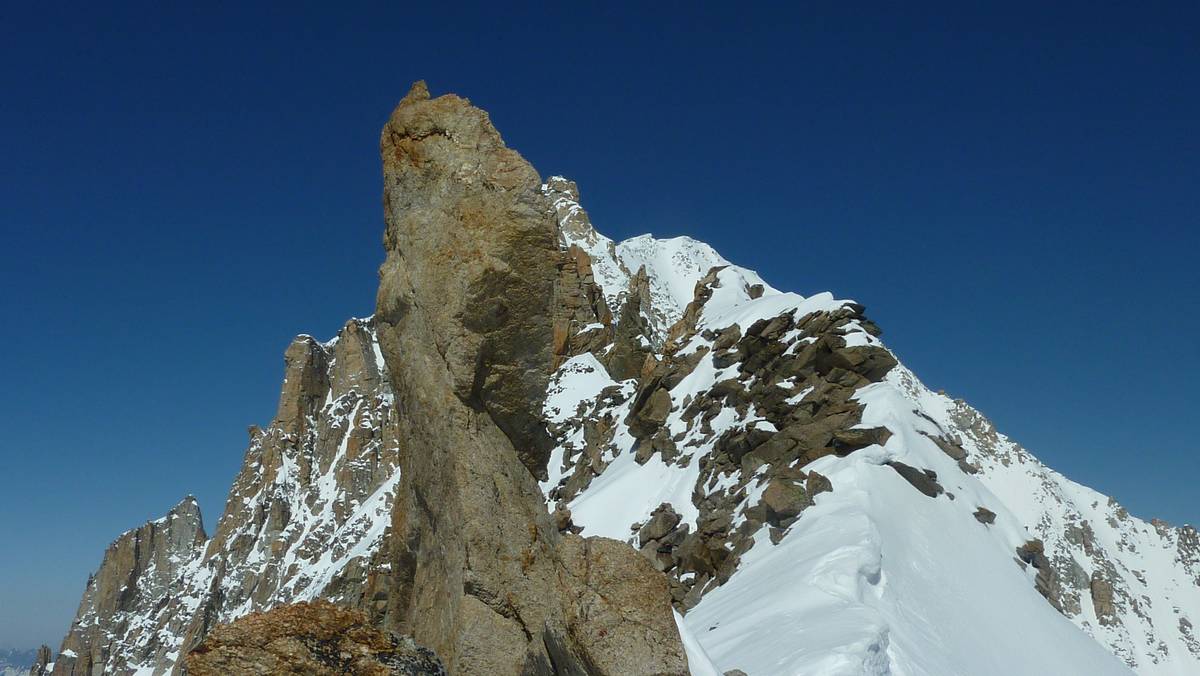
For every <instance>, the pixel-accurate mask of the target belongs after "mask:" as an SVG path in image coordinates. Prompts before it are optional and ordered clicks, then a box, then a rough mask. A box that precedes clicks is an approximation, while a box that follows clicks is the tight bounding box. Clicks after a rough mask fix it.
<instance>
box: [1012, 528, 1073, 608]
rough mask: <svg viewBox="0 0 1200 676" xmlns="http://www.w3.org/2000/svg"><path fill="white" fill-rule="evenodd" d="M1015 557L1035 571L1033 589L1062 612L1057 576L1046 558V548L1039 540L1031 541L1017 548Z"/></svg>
mask: <svg viewBox="0 0 1200 676" xmlns="http://www.w3.org/2000/svg"><path fill="white" fill-rule="evenodd" d="M1017 557H1018V559H1019V560H1020V561H1022V562H1024V563H1027V564H1029V565H1031V566H1033V567H1034V569H1035V570H1037V575H1036V576H1035V578H1034V588H1035V589H1037V590H1038V593H1039V594H1041V595H1042V596H1044V597H1045V598H1046V600H1047V601H1049V602H1050V605H1052V606H1054V608H1055V609H1056V610H1058V611H1059V612H1062V610H1063V608H1062V602H1061V601H1060V600H1059V585H1058V574H1057V573H1056V572H1055V570H1054V567H1053V566H1051V565H1050V560H1049V559H1048V558H1046V546H1045V544H1043V543H1042V541H1041V540H1038V539H1033V540H1029V541H1027V542H1026V543H1025V544H1023V545H1021V546H1020V547H1018V548H1017Z"/></svg>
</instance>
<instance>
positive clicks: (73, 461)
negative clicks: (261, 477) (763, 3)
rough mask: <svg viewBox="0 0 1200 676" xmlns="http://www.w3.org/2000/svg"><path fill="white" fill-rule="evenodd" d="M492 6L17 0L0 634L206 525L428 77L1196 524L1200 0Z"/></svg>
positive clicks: (1, 63) (3, 40)
mask: <svg viewBox="0 0 1200 676" xmlns="http://www.w3.org/2000/svg"><path fill="white" fill-rule="evenodd" d="M40 4H45V3H40ZM502 4H507V3H495V5H497V7H492V8H471V7H469V6H465V5H459V4H453V5H444V4H439V3H422V4H420V6H418V5H416V4H414V5H412V6H407V7H400V6H399V5H397V4H394V3H393V6H392V7H391V8H390V9H383V8H378V7H369V6H360V7H356V8H354V9H352V10H346V11H343V12H340V13H335V12H322V11H318V10H316V9H307V8H304V7H301V6H299V5H297V6H296V7H286V8H285V7H284V6H283V5H280V6H279V8H278V9H265V8H260V9H240V8H236V6H234V5H230V6H227V7H225V8H223V9H214V8H211V7H208V6H207V5H206V6H205V7H204V9H183V8H164V7H162V6H161V3H146V4H134V3H115V5H114V4H113V3H100V4H92V5H83V4H79V5H78V6H73V7H66V6H62V7H57V8H56V9H50V10H37V11H38V12H39V13H37V14H30V13H28V12H31V11H34V10H31V9H30V7H29V3H25V4H23V5H21V6H19V7H18V6H15V5H14V6H11V7H9V8H8V9H7V10H6V12H5V16H4V19H3V21H0V227H2V229H3V230H2V232H3V240H2V242H0V317H3V321H4V326H5V331H4V343H3V344H4V350H3V353H4V366H5V368H4V375H5V378H4V380H5V382H4V387H2V388H0V454H2V458H0V459H2V460H3V467H4V474H3V476H4V482H3V488H2V489H0V543H2V546H3V550H2V551H3V553H2V554H0V647H6V646H14V647H27V646H32V645H34V644H35V643H37V642H41V641H45V642H49V643H51V644H52V645H55V646H57V644H58V641H59V640H60V638H61V636H62V634H63V633H64V632H65V630H66V627H67V623H68V622H69V619H70V617H71V615H72V614H73V612H74V610H75V605H76V604H77V602H78V599H79V595H80V592H81V591H82V589H83V586H84V582H85V580H86V577H87V574H88V572H89V571H91V570H93V569H94V568H95V567H96V566H97V565H98V564H99V562H100V557H101V555H102V553H103V550H104V547H105V546H106V545H107V544H108V542H109V541H110V540H112V539H113V538H114V537H115V536H116V535H117V534H118V533H120V532H121V531H123V530H125V529H128V528H130V527H133V526H136V525H138V524H140V523H142V522H143V521H145V520H147V519H150V518H155V517H157V516H159V515H161V514H162V513H163V512H164V511H165V510H166V509H168V508H169V507H170V506H171V505H173V504H174V503H175V502H176V501H178V500H179V499H180V498H181V497H183V496H184V495H185V494H188V493H194V494H195V495H197V496H198V497H199V499H200V502H201V505H202V507H203V508H204V512H205V516H206V521H207V524H208V525H209V526H210V527H211V526H212V525H213V524H215V522H216V520H217V518H218V517H219V515H220V512H221V509H222V507H223V505H224V499H225V494H226V491H227V489H228V487H229V483H230V481H231V479H232V477H233V475H234V473H235V472H236V470H237V468H238V466H239V463H240V461H241V457H242V453H243V451H244V448H245V443H246V432H245V430H246V426H247V425H249V424H251V423H257V424H263V423H266V422H267V421H268V420H269V419H270V416H271V415H272V413H273V412H274V407H275V403H276V397H277V395H278V392H279V386H280V381H281V377H282V366H283V361H282V354H283V350H284V348H285V347H286V346H287V344H288V341H289V340H290V339H291V337H292V336H293V335H294V334H297V333H311V334H314V335H317V336H322V337H324V336H330V335H332V334H333V333H334V332H335V331H336V330H337V329H338V328H339V327H340V326H341V324H342V323H343V322H344V321H345V320H346V318H348V317H350V316H355V315H357V316H362V315H367V314H370V313H371V312H372V308H373V300H374V292H375V284H376V274H375V273H376V268H377V266H378V264H379V263H380V261H381V259H382V247H381V244H380V239H381V235H382V231H383V224H382V209H381V206H380V179H379V167H378V157H377V152H378V150H377V149H378V145H377V144H378V137H379V129H380V127H381V125H382V124H383V122H384V120H385V119H386V117H387V114H388V113H389V112H390V110H391V108H392V106H393V105H394V104H395V103H396V102H397V101H398V100H399V98H400V97H401V96H403V94H404V92H405V91H406V90H407V88H408V86H409V84H410V83H411V82H412V81H413V80H415V79H419V78H424V79H426V80H428V81H429V84H430V87H431V89H432V90H433V91H434V93H442V92H446V91H453V92H457V93H460V94H462V95H464V96H467V97H469V98H470V99H472V100H473V101H474V102H476V103H477V104H479V105H481V106H483V107H484V108H486V109H487V110H489V111H490V112H491V114H492V118H493V120H494V121H495V123H496V125H497V126H498V127H499V128H500V130H501V131H502V132H503V133H504V135H505V138H506V140H507V141H508V143H509V144H510V145H511V146H513V147H515V148H517V149H519V150H520V151H521V152H522V153H523V154H524V155H525V156H526V157H527V158H528V159H530V160H531V161H532V162H533V163H534V165H535V166H536V167H537V168H538V169H539V170H540V171H541V172H542V174H543V175H549V174H553V173H561V174H565V175H567V176H570V177H572V178H574V179H576V180H577V181H578V182H579V184H580V186H581V188H582V191H583V195H584V201H585V206H586V207H587V208H588V209H589V210H590V212H591V214H592V217H593V220H594V221H595V223H597V225H598V226H599V227H600V228H601V229H602V230H604V231H605V232H606V233H607V234H609V235H611V236H613V237H615V238H624V237H627V236H631V235H635V234H639V233H642V232H647V231H651V232H654V233H655V234H657V235H664V236H670V235H677V234H688V235H692V236H694V237H697V238H699V239H702V240H705V241H708V242H710V243H711V244H713V245H714V246H715V247H716V248H717V249H718V250H720V251H721V252H722V253H723V254H724V255H725V256H726V257H728V258H730V259H732V260H733V261H735V262H737V263H739V264H742V265H745V266H747V267H751V268H754V269H757V270H758V271H759V272H761V273H762V274H763V276H764V277H766V278H767V279H768V280H770V281H771V282H772V283H773V284H774V285H776V286H778V287H781V288H786V289H791V290H796V291H798V292H800V293H806V294H808V293H814V292H817V291H822V290H827V289H828V290H832V291H834V292H835V293H836V294H838V295H839V296H842V297H851V298H855V299H857V300H859V301H860V302H863V303H865V304H866V305H867V307H868V312H869V314H870V315H871V316H872V317H873V318H874V319H875V320H876V321H878V322H879V324H881V325H882V326H883V328H884V331H885V339H886V340H887V341H888V343H889V344H890V346H891V347H892V348H893V349H894V350H895V351H896V352H897V353H898V354H899V355H900V357H901V358H902V359H903V360H904V361H905V362H906V363H907V364H908V365H909V366H910V367H912V368H913V369H914V370H915V371H916V372H917V373H918V374H919V375H921V376H922V377H923V379H924V380H925V381H926V383H928V384H929V385H930V386H931V387H934V388H944V389H946V390H947V391H948V392H949V393H951V394H953V395H956V396H962V397H964V398H966V399H968V400H969V401H971V402H973V403H974V404H975V405H976V406H978V407H979V408H981V409H982V410H983V411H984V412H985V413H987V414H988V415H989V416H991V417H992V418H993V419H994V420H995V421H996V422H997V423H998V425H999V426H1000V428H1001V429H1002V430H1004V431H1006V432H1007V433H1008V434H1010V435H1011V436H1013V437H1015V438H1016V439H1017V440H1018V441H1020V442H1022V443H1023V444H1025V445H1026V446H1027V447H1029V448H1030V449H1031V450H1032V451H1033V452H1034V453H1036V454H1037V455H1038V456H1039V457H1041V458H1042V459H1043V460H1044V461H1046V462H1047V463H1048V464H1050V465H1052V466H1054V467H1055V468H1057V469H1059V470H1061V471H1062V472H1064V473H1065V474H1067V475H1068V476H1071V477H1073V478H1075V479H1077V480H1079V481H1081V482H1083V483H1086V484H1088V485H1091V486H1093V487H1095V488H1097V489H1099V490H1101V491H1103V492H1105V493H1109V494H1112V495H1114V496H1116V497H1117V498H1118V499H1119V500H1120V501H1122V502H1123V503H1124V504H1126V505H1127V506H1128V507H1129V508H1130V509H1131V510H1132V511H1133V512H1134V513H1136V514H1138V515H1140V516H1144V517H1151V516H1158V517H1162V518H1165V519H1167V520H1169V521H1172V522H1177V523H1178V522H1187V521H1191V522H1197V521H1200V506H1198V505H1197V502H1196V499H1195V495H1196V493H1195V487H1194V486H1195V482H1196V479H1197V476H1198V474H1200V460H1198V459H1197V458H1198V453H1197V452H1198V451H1200V442H1197V428H1196V424H1195V409H1196V404H1197V403H1200V396H1198V395H1197V383H1198V382H1200V349H1198V341H1197V335H1200V279H1198V273H1197V267H1198V266H1197V264H1196V255H1197V251H1200V235H1198V234H1197V233H1198V232H1200V130H1198V129H1197V121H1198V120H1200V87H1198V86H1197V83H1200V40H1197V38H1196V27H1197V26H1198V25H1200V10H1197V7H1198V6H1197V5H1196V4H1195V3H1179V4H1178V5H1177V6H1175V7H1170V6H1165V5H1159V6H1154V7H1140V8H1136V9H1133V8H1131V9H1126V10H1122V11H1102V10H1098V9H1096V8H1095V7H1091V6H1090V4H1078V5H1073V6H1072V5H1061V4H1059V3H1053V4H1055V5H1058V6H1057V7H1056V8H1053V9H1049V8H1046V7H1044V6H1043V5H1046V4H1051V3H1032V4H1029V5H1024V6H1020V5H1017V4H1014V3H1007V2H1006V3H997V4H996V5H995V6H994V7H993V8H992V9H980V8H978V7H976V8H972V9H963V8H955V7H953V6H951V5H946V6H941V7H932V6H929V7H925V8H917V7H916V6H909V5H905V6H904V7H900V6H897V5H895V4H894V3H889V5H888V6H869V5H861V6H858V7H857V8H855V9H846V8H842V7H838V8H836V9H834V7H836V6H838V5H845V4H847V3H829V6H828V7H818V6H813V7H809V8H805V9H797V8H794V7H793V8H791V9H788V10H780V9H774V10H768V9H761V10H752V9H748V8H743V9H742V10H741V11H737V12H733V11H708V10H699V9H696V8H688V7H686V6H683V5H681V6H679V7H675V8H668V7H667V6H666V5H663V6H661V7H658V8H654V9H650V8H646V7H642V8H640V9H635V10H618V9H595V8H593V9H590V10H589V9H579V8H574V7H570V5H572V4H574V3H556V4H554V3H552V4H550V5H549V6H547V7H544V8H538V9H536V10H530V11H526V12H516V11H513V10H508V9H499V8H498V6H499V5H502ZM792 4H800V3H792ZM968 4H972V5H974V4H976V3H968ZM430 7H432V9H431V8H430Z"/></svg>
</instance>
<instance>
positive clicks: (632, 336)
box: [604, 267, 652, 380]
mask: <svg viewBox="0 0 1200 676" xmlns="http://www.w3.org/2000/svg"><path fill="white" fill-rule="evenodd" d="M649 284H650V281H649V279H648V278H647V276H646V269H645V268H644V267H643V268H639V269H638V271H637V273H636V274H635V275H634V276H633V277H632V278H631V279H630V280H629V289H628V291H627V293H626V295H625V298H626V300H625V304H624V305H623V306H622V307H621V313H620V316H619V317H618V319H617V326H616V331H615V333H614V336H613V346H612V350H611V351H609V353H608V355H607V356H606V357H605V359H604V366H605V367H606V368H607V369H608V372H609V373H610V374H612V377H613V378H615V379H617V380H625V379H626V378H636V377H638V376H639V375H641V372H642V367H643V366H644V365H645V363H646V358H647V357H649V356H650V354H651V351H652V350H651V348H652V345H651V343H650V339H649V338H648V336H649V335H651V331H650V327H649V324H648V323H647V321H646V315H645V312H644V310H643V307H646V308H649V305H650V303H649V297H650V287H649Z"/></svg>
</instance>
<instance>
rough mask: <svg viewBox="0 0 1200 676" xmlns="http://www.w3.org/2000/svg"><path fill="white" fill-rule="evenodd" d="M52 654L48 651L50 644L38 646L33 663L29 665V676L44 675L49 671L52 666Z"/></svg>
mask: <svg viewBox="0 0 1200 676" xmlns="http://www.w3.org/2000/svg"><path fill="white" fill-rule="evenodd" d="M53 659H54V656H53V655H52V654H51V652H50V646H48V645H44V644H43V645H41V646H38V649H37V656H36V657H34V660H33V665H32V666H30V667H29V676H46V675H47V674H49V673H50V668H51V667H52V666H53V662H52V660H53Z"/></svg>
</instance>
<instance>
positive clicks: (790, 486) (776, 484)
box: [762, 479, 812, 527]
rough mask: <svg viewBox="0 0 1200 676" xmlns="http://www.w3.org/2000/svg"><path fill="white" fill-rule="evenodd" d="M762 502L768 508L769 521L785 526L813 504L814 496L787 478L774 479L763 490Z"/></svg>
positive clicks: (774, 524)
mask: <svg viewBox="0 0 1200 676" xmlns="http://www.w3.org/2000/svg"><path fill="white" fill-rule="evenodd" d="M762 502H763V504H764V505H765V506H766V508H767V523H769V524H771V525H772V526H777V527H783V526H784V525H785V523H787V522H788V520H789V519H792V518H793V517H796V516H799V515H800V512H802V511H804V509H805V508H806V507H808V506H809V505H811V504H812V498H811V497H809V495H808V493H807V492H806V491H805V490H804V488H803V487H802V486H799V485H797V484H795V483H792V482H791V481H788V480H786V479H772V480H771V481H770V482H769V483H768V484H767V488H766V490H764V491H763V494H762ZM788 525H790V524H788Z"/></svg>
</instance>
